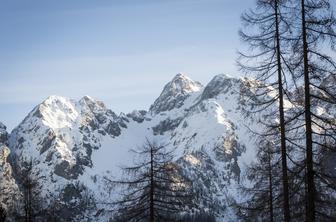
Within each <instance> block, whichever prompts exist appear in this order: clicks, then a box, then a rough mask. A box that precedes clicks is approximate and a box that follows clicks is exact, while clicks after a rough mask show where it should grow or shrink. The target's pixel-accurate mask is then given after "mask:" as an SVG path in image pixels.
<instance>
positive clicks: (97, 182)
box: [9, 74, 254, 221]
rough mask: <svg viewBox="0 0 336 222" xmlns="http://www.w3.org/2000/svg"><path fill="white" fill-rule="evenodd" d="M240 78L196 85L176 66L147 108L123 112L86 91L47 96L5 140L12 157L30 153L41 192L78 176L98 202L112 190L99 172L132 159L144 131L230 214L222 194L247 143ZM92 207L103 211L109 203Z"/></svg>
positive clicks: (114, 172) (109, 172)
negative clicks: (76, 96) (71, 95)
mask: <svg viewBox="0 0 336 222" xmlns="http://www.w3.org/2000/svg"><path fill="white" fill-rule="evenodd" d="M243 85H244V84H243V80H241V79H235V78H230V77H228V76H224V75H218V76H216V77H215V78H213V79H212V80H211V81H210V83H209V84H208V85H207V86H205V87H204V88H203V86H202V85H201V84H200V83H198V82H194V81H192V80H191V79H189V78H188V77H186V76H184V75H182V74H178V75H177V76H175V77H174V78H173V80H172V81H171V82H169V83H168V84H167V85H166V86H165V87H164V89H163V91H162V93H161V95H160V96H159V97H158V98H157V99H156V100H155V102H154V104H153V105H152V106H151V107H150V111H149V112H146V111H133V112H132V113H129V114H126V115H125V114H123V113H122V114H120V115H116V114H115V113H114V112H113V111H111V110H109V109H107V108H106V106H105V105H104V104H103V103H102V102H99V101H96V100H94V99H92V98H90V97H88V96H85V97H83V98H82V99H81V100H79V101H74V100H70V99H67V98H63V97H58V96H51V97H49V98H48V99H46V100H45V101H44V102H42V103H41V104H40V105H38V106H37V107H35V108H34V109H33V111H32V112H31V113H30V114H29V115H28V116H27V117H26V118H25V119H24V121H23V122H22V123H21V124H20V125H19V126H18V127H17V128H15V129H14V130H13V132H12V133H11V134H10V136H9V138H10V139H9V145H10V148H11V150H12V153H13V156H15V160H16V162H17V163H18V164H20V163H21V162H24V161H25V160H30V159H33V160H34V161H35V163H36V164H35V166H34V167H35V168H36V169H39V170H41V171H42V177H43V178H44V179H43V180H44V181H43V186H44V187H43V189H44V191H43V194H45V195H47V194H48V193H52V192H55V190H63V191H64V189H65V188H66V187H67V186H68V184H69V183H83V184H85V186H86V187H87V188H88V189H89V190H91V191H92V192H93V193H94V197H95V198H96V199H97V200H98V201H99V202H111V200H113V198H115V196H114V195H115V194H110V193H108V191H107V189H106V188H105V185H104V182H105V180H104V177H106V176H110V177H112V178H118V177H119V176H120V175H121V174H120V166H127V165H132V163H133V158H134V157H133V156H132V155H131V153H130V152H129V151H130V150H131V149H134V148H136V147H137V146H141V145H143V143H144V141H145V140H146V138H148V139H149V140H154V141H157V142H159V143H162V144H167V149H171V150H174V152H175V156H176V157H175V161H176V163H178V165H180V167H181V168H182V169H184V170H183V175H184V176H185V177H186V178H188V179H190V180H193V181H197V182H195V187H197V189H199V190H202V192H205V193H208V194H209V198H210V199H211V202H212V205H213V206H215V205H216V209H217V210H218V212H220V213H219V214H221V215H223V217H225V218H226V219H228V220H229V218H230V214H229V213H228V212H227V210H226V205H227V200H226V198H227V196H228V195H229V193H230V192H231V191H229V190H230V189H231V190H232V189H234V187H235V186H236V185H237V183H238V181H239V177H240V172H241V170H242V169H241V167H242V166H243V164H242V163H243V162H244V161H245V159H248V158H249V157H246V155H245V153H246V151H248V150H251V149H252V150H253V149H254V146H253V145H251V144H252V142H251V139H250V138H249V137H248V133H249V131H248V130H247V129H246V128H245V127H244V124H248V122H246V121H245V120H244V118H243V117H242V115H241V113H240V111H241V109H242V106H241V101H242V98H241V95H240V90H241V88H242V86H243ZM251 124H253V123H251ZM247 153H248V152H247ZM244 155H245V156H244ZM249 155H250V153H249ZM203 184H205V185H204V186H203ZM62 187H63V188H62ZM61 192H62V191H61ZM199 204H201V203H199ZM202 204H204V203H202ZM208 204H210V203H208ZM99 207H100V208H101V209H100V212H104V210H103V209H108V207H109V206H99ZM204 207H210V205H209V206H204ZM99 215H101V216H100V217H101V218H99V220H102V221H106V220H107V218H104V214H103V213H102V214H99Z"/></svg>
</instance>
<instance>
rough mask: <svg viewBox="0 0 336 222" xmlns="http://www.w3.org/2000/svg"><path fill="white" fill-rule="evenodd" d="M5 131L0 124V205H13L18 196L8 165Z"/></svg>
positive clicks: (9, 165) (8, 153) (3, 126)
mask: <svg viewBox="0 0 336 222" xmlns="http://www.w3.org/2000/svg"><path fill="white" fill-rule="evenodd" d="M7 135H8V133H7V131H6V127H5V125H4V124H2V123H1V122H0V193H1V195H0V204H2V205H4V206H10V205H12V204H14V202H15V199H16V198H17V195H16V194H18V186H17V184H16V181H15V179H14V177H13V171H12V166H11V164H10V163H9V155H10V149H9V148H8V147H7V145H6V144H7Z"/></svg>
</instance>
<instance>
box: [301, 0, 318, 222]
mask: <svg viewBox="0 0 336 222" xmlns="http://www.w3.org/2000/svg"><path fill="white" fill-rule="evenodd" d="M301 17H302V18H301V19H302V40H303V59H304V61H303V62H304V90H305V126H306V167H307V201H308V209H307V210H308V214H307V215H308V218H307V221H310V222H314V221H315V202H314V201H315V200H314V199H315V185H314V169H313V141H312V126H311V124H312V123H311V111H310V107H311V104H310V81H309V62H308V42H307V30H306V13H305V1H304V0H301Z"/></svg>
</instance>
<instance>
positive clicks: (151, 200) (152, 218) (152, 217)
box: [149, 146, 154, 222]
mask: <svg viewBox="0 0 336 222" xmlns="http://www.w3.org/2000/svg"><path fill="white" fill-rule="evenodd" d="M153 152H154V151H153V147H152V146H151V153H150V154H151V159H150V162H151V163H150V168H151V169H150V181H151V182H150V183H151V184H150V205H149V210H150V218H149V219H150V220H149V221H150V222H154V164H153V162H154V161H153V156H154V153H153Z"/></svg>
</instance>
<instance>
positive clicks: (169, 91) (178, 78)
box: [150, 73, 203, 113]
mask: <svg viewBox="0 0 336 222" xmlns="http://www.w3.org/2000/svg"><path fill="white" fill-rule="evenodd" d="M202 87H203V86H202V84H201V83H199V82H195V81H193V80H192V79H190V78H189V77H187V76H186V75H184V74H182V73H178V74H177V75H175V76H174V78H173V79H172V80H171V81H170V82H168V83H167V84H166V85H165V87H164V88H163V91H162V92H161V94H160V96H159V97H158V98H157V99H156V100H155V102H154V104H153V105H152V106H151V107H150V111H151V112H154V113H159V112H164V111H168V110H172V109H174V108H179V107H181V106H182V105H183V101H184V100H185V99H186V98H187V97H188V96H189V94H190V93H192V92H197V91H199V90H201V89H202Z"/></svg>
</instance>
